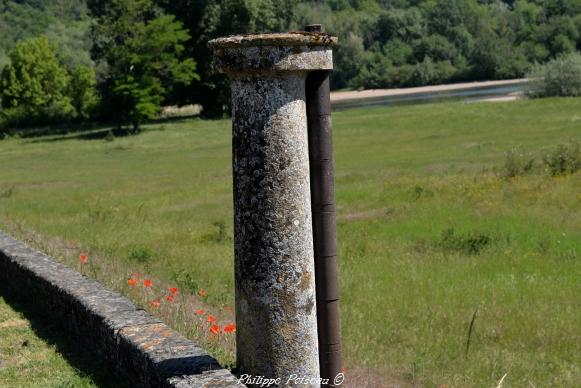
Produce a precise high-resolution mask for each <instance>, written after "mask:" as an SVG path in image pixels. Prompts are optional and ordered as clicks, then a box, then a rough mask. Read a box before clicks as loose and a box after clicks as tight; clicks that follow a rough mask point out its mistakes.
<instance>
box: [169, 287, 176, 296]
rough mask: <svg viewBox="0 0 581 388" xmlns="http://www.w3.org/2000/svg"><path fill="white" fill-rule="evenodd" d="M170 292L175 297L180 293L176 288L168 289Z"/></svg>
mask: <svg viewBox="0 0 581 388" xmlns="http://www.w3.org/2000/svg"><path fill="white" fill-rule="evenodd" d="M168 291H169V292H171V293H172V294H174V295H175V294H177V293H178V289H177V288H176V287H170V288H168Z"/></svg>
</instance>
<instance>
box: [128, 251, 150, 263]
mask: <svg viewBox="0 0 581 388" xmlns="http://www.w3.org/2000/svg"><path fill="white" fill-rule="evenodd" d="M153 256H154V254H153V252H152V251H150V250H149V249H147V248H143V247H133V248H131V249H130V250H129V253H128V255H127V258H128V259H129V260H133V261H137V262H139V263H147V262H148V261H149V260H151V258H152V257H153Z"/></svg>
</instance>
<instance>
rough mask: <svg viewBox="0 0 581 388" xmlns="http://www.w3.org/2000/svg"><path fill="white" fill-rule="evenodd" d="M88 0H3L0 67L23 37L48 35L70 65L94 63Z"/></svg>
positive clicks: (1, 9)
mask: <svg viewBox="0 0 581 388" xmlns="http://www.w3.org/2000/svg"><path fill="white" fill-rule="evenodd" d="M89 23H90V17H89V15H88V13H87V6H86V4H85V0H0V68H2V66H3V65H6V64H7V63H8V60H9V59H8V53H9V52H10V51H11V50H12V48H13V47H14V46H15V44H16V42H17V41H19V40H21V39H26V38H32V37H36V36H39V35H46V36H47V37H48V38H49V39H50V40H51V41H52V42H55V43H56V45H57V47H58V50H59V54H60V56H61V57H62V58H63V60H64V61H65V62H66V63H67V65H69V66H70V67H75V66H76V65H79V64H82V65H86V66H88V65H91V58H90V56H89V48H90V47H91V42H90V40H89V36H88V34H87V32H88V27H89Z"/></svg>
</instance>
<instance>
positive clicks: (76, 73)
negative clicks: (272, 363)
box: [68, 66, 99, 120]
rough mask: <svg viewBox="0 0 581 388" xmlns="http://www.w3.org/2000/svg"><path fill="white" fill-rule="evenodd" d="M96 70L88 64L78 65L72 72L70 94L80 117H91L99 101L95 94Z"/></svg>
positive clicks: (77, 115)
mask: <svg viewBox="0 0 581 388" xmlns="http://www.w3.org/2000/svg"><path fill="white" fill-rule="evenodd" d="M95 85H96V79H95V70H94V69H93V68H91V67H87V66H77V67H76V68H75V69H73V71H72V72H71V80H70V82H69V86H68V95H69V96H70V97H71V104H72V105H73V107H74V108H75V112H76V117H77V118H79V119H83V120H84V119H88V118H91V117H92V115H93V112H94V110H95V108H96V106H97V104H98V102H99V98H98V97H97V95H96V94H95Z"/></svg>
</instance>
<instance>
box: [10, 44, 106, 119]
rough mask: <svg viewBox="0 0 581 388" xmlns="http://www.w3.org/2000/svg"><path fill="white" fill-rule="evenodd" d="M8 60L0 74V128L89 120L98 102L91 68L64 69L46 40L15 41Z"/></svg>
mask: <svg viewBox="0 0 581 388" xmlns="http://www.w3.org/2000/svg"><path fill="white" fill-rule="evenodd" d="M9 57H10V63H9V64H8V65H6V66H4V68H3V69H2V72H1V73H0V90H2V100H1V106H2V108H3V109H2V111H0V128H1V127H3V126H18V125H23V124H43V123H48V122H54V121H67V120H71V119H75V118H81V119H84V118H88V117H90V114H91V111H92V109H93V107H94V106H95V104H96V101H97V99H96V96H95V94H94V85H95V73H94V71H93V70H92V69H91V68H88V67H86V66H83V65H78V66H77V67H76V68H74V69H69V68H67V66H66V64H65V63H64V62H63V61H62V60H61V59H60V58H59V56H57V55H56V49H55V47H54V45H53V44H51V43H50V42H49V40H48V38H46V37H39V38H31V39H26V40H22V41H20V42H18V43H17V44H16V46H15V47H14V48H13V49H12V51H11V52H10V55H9Z"/></svg>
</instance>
